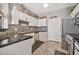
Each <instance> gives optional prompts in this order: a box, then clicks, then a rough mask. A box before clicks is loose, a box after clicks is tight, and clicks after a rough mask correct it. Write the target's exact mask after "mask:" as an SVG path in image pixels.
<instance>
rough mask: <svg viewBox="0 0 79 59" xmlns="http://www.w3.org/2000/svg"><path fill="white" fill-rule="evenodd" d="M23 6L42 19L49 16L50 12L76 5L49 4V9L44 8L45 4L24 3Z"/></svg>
mask: <svg viewBox="0 0 79 59" xmlns="http://www.w3.org/2000/svg"><path fill="white" fill-rule="evenodd" d="M23 5H24V6H25V7H26V8H28V9H30V10H31V11H32V12H33V13H35V14H37V15H38V16H40V17H41V16H46V15H48V14H49V13H50V12H54V11H58V10H61V9H64V8H68V7H71V6H75V5H76V3H48V7H47V8H44V7H43V3H23Z"/></svg>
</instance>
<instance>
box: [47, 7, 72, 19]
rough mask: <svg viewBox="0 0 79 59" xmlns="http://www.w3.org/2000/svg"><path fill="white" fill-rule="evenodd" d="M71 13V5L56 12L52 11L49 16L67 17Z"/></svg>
mask: <svg viewBox="0 0 79 59" xmlns="http://www.w3.org/2000/svg"><path fill="white" fill-rule="evenodd" d="M70 14H71V7H70V8H65V9H61V10H58V11H55V12H51V13H50V14H49V15H48V17H51V16H58V17H60V18H66V17H69V15H70Z"/></svg>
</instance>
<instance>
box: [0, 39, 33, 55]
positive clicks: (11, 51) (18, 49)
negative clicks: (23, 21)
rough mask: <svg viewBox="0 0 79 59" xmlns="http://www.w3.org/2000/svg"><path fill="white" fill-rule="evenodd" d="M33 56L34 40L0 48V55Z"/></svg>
mask: <svg viewBox="0 0 79 59" xmlns="http://www.w3.org/2000/svg"><path fill="white" fill-rule="evenodd" d="M31 54H32V39H27V40H24V41H21V42H18V43H14V44H11V45H8V46H5V47H2V48H0V55H31Z"/></svg>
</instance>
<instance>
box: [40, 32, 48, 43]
mask: <svg viewBox="0 0 79 59" xmlns="http://www.w3.org/2000/svg"><path fill="white" fill-rule="evenodd" d="M47 39H48V38H47V32H39V40H40V41H43V42H46V41H47Z"/></svg>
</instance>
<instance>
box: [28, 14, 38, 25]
mask: <svg viewBox="0 0 79 59" xmlns="http://www.w3.org/2000/svg"><path fill="white" fill-rule="evenodd" d="M27 21H28V22H29V26H37V24H38V20H37V19H36V18H34V17H31V16H28V15H27Z"/></svg>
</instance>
